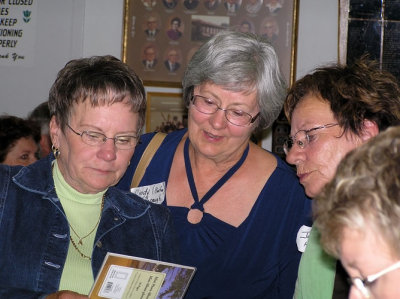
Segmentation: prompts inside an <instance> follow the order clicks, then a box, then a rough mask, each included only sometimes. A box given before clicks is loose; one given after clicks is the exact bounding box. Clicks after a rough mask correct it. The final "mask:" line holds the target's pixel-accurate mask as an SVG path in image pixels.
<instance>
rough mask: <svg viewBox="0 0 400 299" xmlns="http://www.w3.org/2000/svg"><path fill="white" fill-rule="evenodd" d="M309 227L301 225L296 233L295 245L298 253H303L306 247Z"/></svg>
mask: <svg viewBox="0 0 400 299" xmlns="http://www.w3.org/2000/svg"><path fill="white" fill-rule="evenodd" d="M310 231H311V227H310V226H306V225H303V226H302V227H300V229H299V231H298V232H297V238H296V244H297V249H298V250H299V251H300V252H304V251H305V250H306V247H307V242H308V237H309V236H310Z"/></svg>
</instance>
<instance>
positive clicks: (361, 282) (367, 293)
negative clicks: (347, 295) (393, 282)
mask: <svg viewBox="0 0 400 299" xmlns="http://www.w3.org/2000/svg"><path fill="white" fill-rule="evenodd" d="M399 268H400V261H398V262H396V263H394V264H393V265H391V266H389V267H387V268H385V269H383V270H382V271H380V272H378V273H376V274H373V275H368V276H367V278H365V279H362V278H359V277H355V278H350V282H351V283H352V284H353V285H354V286H355V287H356V288H357V290H359V291H360V293H361V294H362V295H363V296H364V297H365V298H371V296H372V294H371V290H370V286H371V284H372V283H373V282H375V281H376V280H377V279H378V278H380V277H382V276H383V275H385V274H388V273H389V272H392V271H394V270H397V269H399Z"/></svg>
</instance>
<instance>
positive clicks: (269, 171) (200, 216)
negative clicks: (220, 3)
mask: <svg viewBox="0 0 400 299" xmlns="http://www.w3.org/2000/svg"><path fill="white" fill-rule="evenodd" d="M183 94H184V100H185V102H186V105H187V107H188V128H187V130H186V129H185V130H180V131H177V132H173V133H170V134H168V135H167V137H166V138H165V139H164V141H163V143H162V144H161V148H160V149H159V150H158V151H157V153H156V154H155V156H154V157H153V159H152V160H151V162H150V164H149V166H148V167H147V170H146V173H145V174H144V177H143V179H142V180H141V182H140V184H139V187H138V188H134V189H132V190H131V191H132V192H135V193H143V192H141V191H143V189H144V188H147V190H151V191H152V192H150V193H149V194H148V195H149V196H148V199H149V200H152V201H157V202H159V203H160V204H162V205H166V206H168V208H169V209H170V211H171V212H172V215H173V218H174V223H175V227H176V229H177V232H178V238H179V245H180V253H181V255H182V262H183V263H185V264H188V265H193V266H196V267H197V273H196V275H195V277H194V279H193V281H192V283H191V285H190V286H189V289H188V292H187V295H186V298H219V299H221V298H291V297H292V296H293V291H294V284H295V280H296V271H297V267H298V263H299V259H300V254H301V253H300V251H299V250H298V247H297V246H296V236H297V234H298V232H299V230H300V228H301V227H302V226H303V225H304V224H305V223H306V221H307V217H306V215H308V213H309V208H310V206H309V204H310V203H309V199H308V198H307V197H306V196H305V195H304V192H303V189H302V188H301V186H300V185H299V183H298V180H297V179H296V178H295V175H294V173H293V172H292V170H291V169H290V168H289V167H288V166H286V164H285V163H284V162H283V161H282V160H280V159H279V158H278V157H277V156H275V155H273V154H272V153H270V152H268V151H266V150H264V149H262V148H261V147H259V146H258V145H256V144H254V143H252V142H250V137H251V135H252V133H253V132H254V131H256V130H258V129H262V128H266V127H268V126H270V125H271V124H272V122H273V121H274V120H275V119H276V118H277V116H278V114H279V112H280V111H281V108H282V104H283V100H284V97H285V84H284V81H283V80H282V78H281V75H280V72H279V68H278V61H277V56H276V53H275V51H274V50H273V48H272V47H271V45H270V44H268V43H267V42H266V41H264V40H263V39H262V38H260V37H258V36H256V35H252V34H244V33H240V32H230V31H228V32H221V33H219V34H217V35H215V36H214V37H213V38H211V39H210V40H209V41H208V42H207V43H205V44H204V45H203V46H202V47H200V49H199V50H198V51H197V52H196V53H195V54H194V56H193V57H192V60H191V61H190V63H189V65H188V68H187V70H186V72H185V75H184V79H183ZM153 136H154V134H147V135H144V136H143V138H142V139H141V140H142V143H141V144H140V145H139V146H138V148H137V150H136V152H135V155H134V157H133V159H132V160H131V167H129V168H128V170H127V173H126V175H125V177H124V178H123V179H122V181H121V182H120V186H121V188H124V189H127V188H129V185H130V182H131V179H132V175H133V173H134V170H135V168H136V167H137V165H138V161H139V159H140V157H141V156H142V154H143V151H144V149H145V148H146V147H147V145H148V143H149V141H150V140H151V139H152V137H153ZM149 185H151V188H149V187H148V186H149Z"/></svg>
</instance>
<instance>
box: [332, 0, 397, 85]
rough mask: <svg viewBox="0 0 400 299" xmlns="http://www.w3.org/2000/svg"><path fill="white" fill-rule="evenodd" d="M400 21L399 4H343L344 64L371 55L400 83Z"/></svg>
mask: <svg viewBox="0 0 400 299" xmlns="http://www.w3.org/2000/svg"><path fill="white" fill-rule="evenodd" d="M399 21H400V2H399V1H398V0H370V1H365V0H340V25H339V26H340V30H339V61H340V63H343V64H344V63H351V62H353V61H354V60H355V59H357V58H359V57H360V56H362V55H364V54H368V55H369V57H370V58H371V59H374V60H377V61H379V63H380V65H381V67H382V69H384V70H387V71H389V72H391V73H392V74H393V75H394V76H396V77H397V79H400V35H399V32H400V22H399Z"/></svg>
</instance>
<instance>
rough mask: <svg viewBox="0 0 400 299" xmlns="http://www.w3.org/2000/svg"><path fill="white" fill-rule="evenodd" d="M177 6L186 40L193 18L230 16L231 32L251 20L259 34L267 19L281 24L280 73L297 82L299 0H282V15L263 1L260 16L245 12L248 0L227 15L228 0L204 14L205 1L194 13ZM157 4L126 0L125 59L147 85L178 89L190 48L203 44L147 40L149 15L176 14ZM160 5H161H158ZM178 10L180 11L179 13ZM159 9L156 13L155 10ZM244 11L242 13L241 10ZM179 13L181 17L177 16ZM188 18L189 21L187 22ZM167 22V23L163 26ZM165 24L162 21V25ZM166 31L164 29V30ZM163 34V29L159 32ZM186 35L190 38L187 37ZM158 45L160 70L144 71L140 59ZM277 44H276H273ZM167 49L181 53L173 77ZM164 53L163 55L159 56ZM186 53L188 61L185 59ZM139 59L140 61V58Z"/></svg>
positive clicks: (123, 56)
mask: <svg viewBox="0 0 400 299" xmlns="http://www.w3.org/2000/svg"><path fill="white" fill-rule="evenodd" d="M177 1H178V2H177V3H178V5H177V6H176V15H179V16H180V17H181V18H182V24H186V25H185V26H184V27H185V29H184V34H183V36H184V38H189V37H190V32H191V30H192V26H193V23H192V18H193V16H198V17H210V16H215V17H217V18H218V17H221V18H224V17H227V18H228V19H229V26H228V28H229V29H235V30H236V29H237V30H239V23H240V22H242V21H244V20H249V21H251V23H252V24H253V26H252V27H253V32H255V33H256V34H261V30H262V29H261V27H262V24H265V23H266V22H267V19H271V18H273V19H275V20H277V22H278V25H277V26H278V27H279V37H278V39H277V41H276V42H275V44H274V45H275V48H276V52H277V54H278V57H279V58H280V64H281V71H282V74H283V76H284V77H285V79H286V81H287V82H288V84H289V85H292V83H293V82H294V80H295V77H296V60H297V51H296V48H297V28H298V3H299V0H280V1H282V4H283V5H282V9H281V14H279V12H278V13H277V14H273V13H270V12H268V11H267V9H266V6H265V4H266V3H267V2H266V1H269V0H260V1H261V2H262V8H261V10H260V12H259V13H257V14H250V13H248V12H244V10H245V4H246V1H247V0H238V1H239V3H240V4H241V8H239V12H238V13H236V14H235V13H228V12H226V11H225V10H224V9H225V8H223V3H224V1H225V0H217V1H219V3H220V6H219V7H218V8H217V10H215V12H209V11H205V10H206V9H205V8H204V5H203V1H204V0H200V3H199V6H198V8H197V9H196V10H195V12H194V13H192V12H191V11H189V10H187V9H184V8H183V0H177ZM154 3H156V5H155V6H154V9H153V8H151V9H149V8H145V7H144V5H142V3H141V1H140V0H125V3H124V32H123V45H122V60H123V61H124V62H125V63H127V64H128V65H129V66H131V67H132V68H133V69H134V70H135V72H136V73H137V74H138V75H139V76H140V77H141V78H142V79H143V81H144V84H145V85H146V86H160V87H176V88H181V80H182V76H183V71H184V69H185V67H186V64H187V61H188V59H189V55H191V54H189V52H190V51H189V47H190V49H194V48H196V47H198V46H200V45H201V44H202V43H203V42H204V41H193V40H192V37H190V40H189V41H187V40H186V41H184V40H183V42H179V41H177V42H176V41H173V42H172V41H166V40H165V38H166V37H165V35H163V37H162V38H164V40H163V41H162V42H161V41H157V39H156V40H148V39H147V38H145V37H144V34H143V30H142V28H143V27H141V26H143V24H144V23H145V22H144V20H145V16H150V15H152V14H154V15H156V14H157V15H158V16H160V19H162V20H164V19H165V18H167V19H168V18H171V16H173V15H174V13H175V12H174V10H168V9H163V8H162V5H163V4H162V2H161V0H157V1H155V2H154ZM157 5H158V6H157ZM178 7H181V8H179V9H180V10H178ZM156 9H157V11H156ZM240 9H242V10H240ZM178 12H180V14H178ZM278 17H279V18H278ZM184 18H186V19H184ZM166 23H167V22H165V20H164V25H166ZM160 24H163V22H160ZM163 28H165V26H164V27H163ZM160 33H162V32H161V29H160ZM185 35H187V37H185ZM152 43H153V44H155V45H156V46H157V47H158V48H157V49H158V52H159V53H158V56H159V58H160V59H159V63H158V67H157V68H158V69H157V70H156V71H147V70H144V67H143V65H142V64H141V62H140V60H142V59H143V58H140V57H141V56H143V49H144V47H145V45H149V44H152ZM273 43H274V42H273ZM168 47H172V48H175V49H178V50H181V51H180V56H181V57H180V63H181V67H180V70H179V71H178V72H177V73H176V74H172V75H171V74H170V73H169V72H167V71H166V70H165V69H164V67H163V66H162V60H163V59H165V53H166V51H167V48H168ZM160 53H164V55H162V54H160ZM185 54H186V59H183V56H184V55H185ZM138 57H139V59H138Z"/></svg>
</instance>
